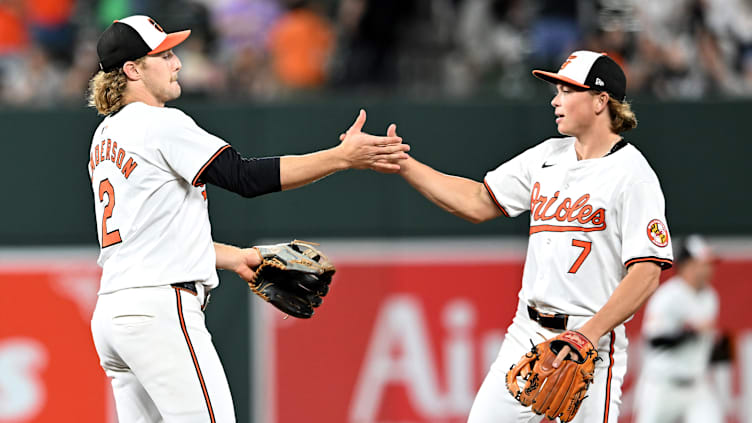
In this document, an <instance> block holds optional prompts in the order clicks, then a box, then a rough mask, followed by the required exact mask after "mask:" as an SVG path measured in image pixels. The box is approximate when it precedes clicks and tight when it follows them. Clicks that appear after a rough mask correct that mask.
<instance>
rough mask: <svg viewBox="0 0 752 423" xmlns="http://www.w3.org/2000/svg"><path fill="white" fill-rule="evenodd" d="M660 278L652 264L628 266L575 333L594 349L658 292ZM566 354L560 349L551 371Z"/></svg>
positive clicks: (644, 263)
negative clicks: (592, 314) (599, 307)
mask: <svg viewBox="0 0 752 423" xmlns="http://www.w3.org/2000/svg"><path fill="white" fill-rule="evenodd" d="M660 276H661V268H660V266H658V265H657V264H656V263H653V262H642V263H635V264H633V265H631V266H630V267H629V270H627V275H626V276H624V279H622V280H621V282H620V283H619V285H618V286H617V287H616V289H615V290H614V293H613V294H611V297H609V299H608V301H607V302H606V304H605V305H604V306H603V307H602V308H601V309H600V310H598V312H597V313H595V315H594V316H593V317H591V318H590V320H588V321H587V322H585V324H584V325H582V327H581V328H579V329H577V331H578V332H580V333H582V334H583V335H585V336H586V337H587V338H588V339H589V340H590V341H591V342H592V343H593V345H598V340H599V339H600V338H601V336H603V335H605V334H606V333H608V332H610V331H611V330H613V329H614V328H615V327H617V326H619V325H620V324H622V323H624V322H625V321H626V320H627V319H628V318H630V317H631V316H632V315H633V314H635V313H636V312H637V310H638V309H639V308H640V307H641V306H642V305H643V304H644V303H645V301H647V299H648V298H650V296H651V295H653V292H655V290H656V288H658V281H659V279H660ZM568 353H569V348H568V347H564V348H562V350H561V352H560V353H559V355H558V356H557V358H556V360H555V361H554V363H553V365H554V367H558V365H559V364H560V363H561V362H562V361H563V360H564V358H565V357H566V355H567V354H568Z"/></svg>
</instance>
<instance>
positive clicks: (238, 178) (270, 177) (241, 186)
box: [198, 147, 282, 198]
mask: <svg viewBox="0 0 752 423" xmlns="http://www.w3.org/2000/svg"><path fill="white" fill-rule="evenodd" d="M198 182H199V183H209V184H212V185H215V186H218V187H220V188H224V189H226V190H228V191H231V192H234V193H236V194H238V195H241V196H243V197H246V198H251V197H256V196H259V195H263V194H269V193H272V192H277V191H280V190H281V189H282V185H281V183H280V178H279V157H264V158H258V159H257V158H243V157H241V155H240V154H239V153H238V152H237V151H236V150H235V149H234V148H232V147H228V148H225V149H224V150H223V151H222V152H221V153H219V155H217V156H216V157H215V158H214V159H213V160H212V161H211V162H210V163H208V164H207V165H206V167H205V168H204V170H203V171H202V172H201V173H200V174H199V175H198Z"/></svg>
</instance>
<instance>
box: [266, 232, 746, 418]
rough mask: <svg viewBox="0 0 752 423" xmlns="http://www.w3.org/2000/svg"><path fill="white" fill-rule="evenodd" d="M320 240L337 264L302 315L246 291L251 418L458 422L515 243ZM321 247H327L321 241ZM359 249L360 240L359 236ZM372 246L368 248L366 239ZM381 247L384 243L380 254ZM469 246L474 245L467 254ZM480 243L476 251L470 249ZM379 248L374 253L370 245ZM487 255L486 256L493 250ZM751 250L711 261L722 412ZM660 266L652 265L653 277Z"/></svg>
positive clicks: (738, 408) (488, 344)
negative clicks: (492, 246)
mask: <svg viewBox="0 0 752 423" xmlns="http://www.w3.org/2000/svg"><path fill="white" fill-rule="evenodd" d="M363 246H364V244H357V245H350V244H345V245H341V244H336V245H334V246H332V245H330V244H327V243H324V245H323V248H325V250H327V251H334V252H333V253H332V254H331V255H332V259H333V260H334V262H335V263H336V264H337V269H338V270H337V275H336V276H335V281H334V286H333V289H332V294H331V295H330V296H329V297H327V298H326V299H325V301H324V305H323V306H322V308H321V309H319V310H318V311H317V312H316V314H315V316H314V318H313V319H311V320H298V319H294V318H289V319H283V316H282V315H281V314H280V313H279V312H277V311H276V310H275V309H274V308H272V307H269V306H268V305H266V304H264V303H263V302H260V301H256V300H254V303H253V306H254V309H255V310H256V311H255V312H254V314H253V315H254V317H255V320H256V322H257V324H260V326H258V330H257V331H256V334H257V335H256V337H255V339H254V344H255V345H256V346H257V347H258V349H257V351H258V352H259V354H258V362H257V363H256V365H255V366H254V369H255V372H256V374H257V375H258V377H259V378H258V380H257V381H256V382H257V385H256V389H254V391H255V392H256V394H257V395H256V398H255V400H256V404H258V405H259V406H256V411H257V416H256V419H255V421H258V422H259V423H293V422H307V423H318V422H321V423H323V422H327V423H330V422H337V423H395V422H400V423H408V422H409V423H423V422H425V423H429V422H431V423H434V422H443V423H460V422H465V421H466V420H467V414H468V412H469V409H470V407H471V405H472V402H473V399H474V396H475V393H476V391H477V389H478V387H479V386H480V383H481V382H482V380H483V378H484V377H485V375H486V372H487V371H488V367H489V365H490V363H491V362H492V361H493V360H494V359H495V357H496V354H497V353H498V349H499V346H500V343H501V341H502V340H503V336H504V331H505V328H506V327H507V326H508V325H509V324H510V323H511V320H512V317H513V314H514V311H515V310H516V304H517V293H518V290H519V287H520V280H521V275H522V264H523V260H524V258H523V257H522V252H524V244H523V245H522V246H520V245H514V246H509V248H506V247H505V248H498V247H497V248H496V250H494V251H492V250H489V249H488V248H486V247H487V246H486V245H485V244H483V245H473V244H462V245H461V246H459V247H457V246H453V245H447V244H440V245H436V244H434V245H433V247H434V253H427V254H422V255H421V256H416V255H415V254H414V253H412V252H414V251H424V252H425V251H426V250H427V249H430V248H431V245H428V244H421V245H412V246H409V247H408V246H405V245H402V244H400V245H397V246H396V247H395V246H389V245H382V246H381V247H378V246H377V247H373V248H371V251H372V252H374V251H375V253H376V254H375V255H376V257H377V258H373V255H369V256H368V259H364V257H365V256H364V255H354V254H353V252H354V251H360V252H363ZM327 247H328V248H327ZM365 248H366V249H367V248H368V247H367V246H366V247H365ZM374 248H375V250H374ZM384 251H391V252H387V253H384ZM473 251H475V252H476V253H473ZM480 251H483V253H478V252H480ZM380 252H381V253H383V254H381V256H379V253H380ZM494 257H496V258H495V259H494ZM750 274H752V259H742V258H736V259H730V260H724V261H723V262H722V263H720V264H719V266H718V268H717V271H716V277H715V281H716V282H715V286H716V289H717V290H718V292H719V296H720V298H721V316H720V327H721V328H722V329H727V330H732V331H734V333H735V334H736V335H737V336H736V339H737V347H736V349H737V353H738V354H737V356H738V358H737V360H736V364H735V365H734V367H733V368H732V369H731V371H730V373H729V374H727V375H726V376H725V379H724V376H723V375H721V379H719V382H718V383H719V385H716V387H717V392H718V393H721V394H725V395H727V396H728V399H727V400H726V401H725V402H724V403H723V404H721V405H720V406H721V407H723V408H725V409H726V413H727V420H726V421H728V422H741V421H743V420H742V419H741V418H739V416H741V415H744V413H746V414H749V411H750V410H749V409H745V407H749V406H748V405H745V404H750V403H752V374H750V373H752V370H750V369H751V368H752V308H751V307H749V306H748V305H747V304H746V303H748V301H749V298H752V285H750V284H749V283H748V282H749V276H748V275H750ZM667 276H669V274H666V275H664V279H665V277H667ZM640 322H641V315H639V314H638V315H637V316H635V319H633V320H632V321H631V322H630V323H629V324H628V325H627V330H628V334H629V335H630V341H631V346H630V362H629V372H628V374H627V378H626V380H625V384H624V386H623V388H624V394H623V396H622V398H623V400H624V404H623V407H622V410H621V411H622V412H621V419H620V422H624V423H626V422H630V421H631V407H632V398H633V392H632V389H633V386H634V379H635V377H636V371H637V370H638V369H639V366H640V362H639V360H640V357H639V356H640V354H639V351H638V349H639V348H638V346H639V328H640Z"/></svg>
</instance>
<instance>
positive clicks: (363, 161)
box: [338, 109, 410, 173]
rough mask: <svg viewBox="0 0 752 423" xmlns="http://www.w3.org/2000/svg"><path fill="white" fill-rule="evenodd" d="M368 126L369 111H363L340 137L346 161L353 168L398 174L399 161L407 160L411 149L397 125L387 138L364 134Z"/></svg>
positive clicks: (392, 128)
mask: <svg viewBox="0 0 752 423" xmlns="http://www.w3.org/2000/svg"><path fill="white" fill-rule="evenodd" d="M365 123H366V112H365V110H362V109H361V110H360V113H359V114H358V117H357V119H355V122H354V123H353V124H352V126H351V127H350V129H348V130H347V132H345V133H344V134H342V135H340V137H339V139H340V140H341V141H342V143H341V144H340V145H339V147H338V148H340V149H341V151H342V154H343V156H344V158H345V160H346V161H347V162H348V163H349V167H350V168H352V169H373V170H375V171H378V172H383V173H396V172H399V170H400V167H399V164H398V162H399V161H400V160H405V159H407V157H408V156H407V154H406V152H407V151H410V146H409V145H407V144H402V138H401V137H399V136H397V127H396V125H394V124H392V125H390V127H389V128H390V129H391V134H390V131H389V130H387V135H386V136H383V137H380V136H375V135H371V134H368V133H365V132H362V129H363V125H365Z"/></svg>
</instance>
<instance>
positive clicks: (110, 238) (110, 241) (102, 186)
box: [99, 179, 123, 248]
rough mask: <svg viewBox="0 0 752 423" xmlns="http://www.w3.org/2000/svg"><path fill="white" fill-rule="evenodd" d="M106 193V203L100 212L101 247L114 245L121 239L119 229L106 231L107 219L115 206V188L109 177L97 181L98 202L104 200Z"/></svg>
mask: <svg viewBox="0 0 752 423" xmlns="http://www.w3.org/2000/svg"><path fill="white" fill-rule="evenodd" d="M105 194H107V205H105V206H104V212H102V248H105V247H109V246H110V245H115V244H117V243H119V242H122V241H123V240H122V239H121V238H120V230H119V229H115V230H114V231H112V232H107V219H109V218H111V217H112V210H113V209H114V208H115V188H113V187H112V184H111V183H110V180H109V179H103V180H102V182H100V183H99V202H100V203H101V202H104V195H105Z"/></svg>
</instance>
